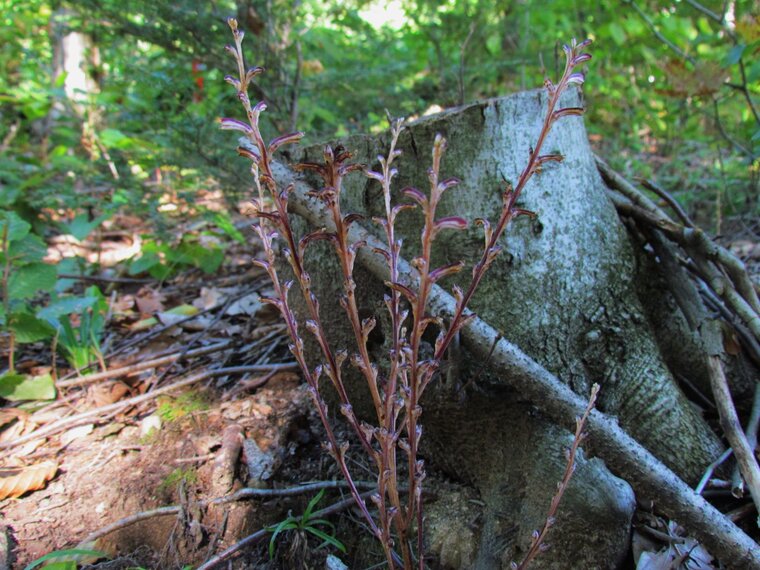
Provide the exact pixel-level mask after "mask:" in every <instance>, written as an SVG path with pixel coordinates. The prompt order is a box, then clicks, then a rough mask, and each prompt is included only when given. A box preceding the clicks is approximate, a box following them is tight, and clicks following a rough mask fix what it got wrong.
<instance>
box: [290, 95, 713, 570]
mask: <svg viewBox="0 0 760 570" xmlns="http://www.w3.org/2000/svg"><path fill="white" fill-rule="evenodd" d="M575 97H576V96H575V95H572V96H570V98H568V100H566V101H565V104H566V105H572V104H577V100H573V98H575ZM545 108H546V100H545V96H544V95H543V93H538V92H528V93H521V94H517V95H515V96H512V97H508V98H504V99H498V100H492V101H486V102H482V103H476V104H473V105H470V106H467V107H465V108H463V109H461V110H458V111H456V112H449V113H445V114H442V115H438V116H434V117H431V118H426V119H423V120H421V121H418V122H416V123H413V124H412V125H411V126H410V127H409V129H408V131H407V132H406V134H405V135H403V136H402V139H401V144H400V146H401V148H402V149H403V150H404V155H403V156H402V158H401V159H400V161H399V163H398V168H399V171H400V176H399V179H398V180H397V186H396V187H397V188H398V189H401V188H403V187H405V186H409V185H411V186H416V187H418V188H420V189H421V190H427V186H426V175H425V169H426V168H427V167H428V166H429V163H430V148H431V146H432V141H433V137H434V136H435V134H436V133H438V132H440V133H442V134H444V136H446V137H447V138H448V140H449V151H448V153H447V156H446V157H445V158H444V172H443V173H442V174H443V175H444V176H457V177H459V178H461V179H462V180H463V182H462V184H461V186H460V187H458V188H455V189H453V190H450V191H449V192H448V194H447V195H446V196H445V198H444V201H443V203H442V204H441V207H440V209H439V215H440V216H445V215H459V216H463V217H465V218H467V219H470V220H472V219H474V218H476V217H486V218H489V219H492V220H493V219H495V218H496V216H497V215H498V211H499V209H500V201H501V198H500V189H502V188H503V186H504V182H503V181H504V180H505V179H506V180H516V179H517V177H518V175H519V171H520V169H521V168H522V167H523V166H524V164H525V163H526V161H527V156H528V151H529V148H530V145H531V144H532V143H533V142H534V141H535V139H536V137H537V135H538V132H539V130H540V125H541V122H542V120H543V114H544V112H545ZM384 145H385V142H384V140H383V138H382V137H378V138H369V137H357V138H353V139H350V140H349V141H348V142H346V143H345V146H346V147H347V148H348V149H349V150H351V151H353V152H355V157H356V160H357V161H358V162H364V163H367V164H368V165H369V166H370V167H372V168H373V169H376V170H377V169H378V168H377V165H376V164H375V161H376V159H375V156H376V155H377V154H378V153H382V152H384ZM544 151H545V152H549V151H559V152H561V153H562V154H564V155H565V157H566V159H565V161H564V162H563V163H562V164H560V165H551V166H549V167H547V169H546V171H545V172H544V173H542V174H541V175H540V176H537V177H534V179H533V180H532V181H531V182H530V183H529V185H528V187H527V188H526V190H525V193H524V194H523V196H524V198H523V201H524V203H523V204H522V206H523V207H525V208H528V209H530V210H533V211H535V212H536V213H537V214H538V217H537V218H536V219H535V220H532V221H528V220H527V219H526V218H521V219H520V220H519V221H518V222H517V223H515V224H514V225H513V226H512V227H511V228H510V229H509V230H508V232H507V234H506V238H505V239H504V242H503V243H502V245H503V246H504V251H503V252H502V255H501V256H500V258H499V259H498V260H497V261H496V263H495V264H494V266H493V267H492V269H491V271H490V273H489V276H488V277H487V278H486V279H485V280H484V282H483V283H482V286H481V289H480V291H479V293H478V294H477V295H476V297H475V301H474V304H473V306H472V308H473V309H474V310H475V311H476V312H477V313H478V314H479V315H480V316H481V317H482V318H483V319H484V320H485V321H486V322H489V323H491V324H492V325H494V326H495V327H497V328H498V329H499V330H500V332H501V334H502V335H503V336H504V337H505V338H506V339H508V340H509V341H510V342H511V343H513V344H516V345H518V346H520V348H522V350H523V351H524V352H525V353H527V354H528V355H529V356H531V357H532V358H533V359H534V360H536V361H537V362H538V363H540V364H541V365H542V366H543V367H544V368H545V369H547V370H548V371H550V372H551V373H553V374H554V375H556V376H557V377H559V378H560V379H561V380H562V381H563V382H565V383H567V384H568V385H569V386H570V387H571V388H572V389H573V390H574V391H575V392H577V393H579V394H581V395H582V396H585V395H587V394H588V392H589V389H590V385H591V384H592V383H593V382H598V383H600V384H601V385H602V392H601V394H600V401H599V408H600V410H602V411H604V412H606V413H608V414H610V415H614V416H617V417H618V420H619V422H620V424H621V425H622V426H623V427H624V428H625V429H626V431H628V432H629V433H630V434H632V435H633V436H634V437H636V439H638V440H639V441H640V442H641V443H643V444H644V446H645V447H646V448H647V449H649V450H650V451H651V452H652V453H653V454H654V455H655V456H657V457H658V458H659V459H660V460H662V461H663V463H665V464H666V465H668V466H669V467H670V468H671V469H673V470H674V471H675V472H676V473H677V474H679V475H680V476H681V477H682V478H683V479H685V480H686V481H691V482H694V481H696V480H697V479H698V478H699V477H700V475H701V473H702V471H703V470H704V467H705V466H706V465H707V464H709V463H710V462H711V461H712V460H713V459H714V458H715V457H716V456H717V455H718V454H719V453H720V452H721V445H720V443H719V441H718V439H717V438H716V437H715V435H714V434H713V433H712V431H711V430H710V429H709V427H708V426H707V425H706V423H705V422H704V421H703V420H702V418H701V417H700V415H699V414H698V413H697V412H696V411H694V408H693V406H692V405H690V403H689V402H688V401H687V400H686V398H685V397H684V396H683V394H682V393H681V391H680V390H679V388H678V386H677V384H676V382H675V381H674V379H673V376H672V374H671V372H670V371H669V369H668V367H667V365H666V363H665V361H664V359H663V357H662V355H661V353H660V349H659V347H658V345H657V342H656V336H655V335H654V334H653V332H652V326H651V324H650V323H649V322H648V320H647V315H648V313H647V312H646V311H645V310H644V308H643V307H642V304H641V302H640V300H639V298H638V296H637V288H636V276H637V266H636V258H635V256H634V254H633V250H632V247H631V244H630V243H629V240H628V237H627V235H626V232H625V229H624V227H623V226H622V224H621V223H620V222H619V220H618V218H617V215H616V213H615V210H614V208H613V206H612V204H611V203H610V202H609V201H608V199H607V198H606V195H605V188H604V185H603V183H602V181H601V179H600V177H599V175H598V173H597V171H596V167H595V164H594V159H593V156H592V154H591V151H590V148H589V145H588V142H587V137H586V133H585V130H584V127H583V123H582V120H581V119H579V118H568V119H563V120H562V121H560V122H559V123H558V124H557V125H556V126H555V129H554V131H553V133H552V134H551V136H550V137H549V139H548V141H547V144H546V146H545V147H544ZM319 155H321V149H307V150H306V152H305V153H304V155H303V156H299V157H298V158H299V160H311V161H314V160H316V159H318V158H319ZM312 182H313V183H314V185H315V186H318V183H317V182H315V181H312ZM342 203H343V207H344V212H350V211H353V212H359V213H362V214H365V215H367V216H373V215H379V214H381V212H382V205H381V196H380V189H379V187H378V186H377V183H376V182H374V181H367V180H366V179H362V178H360V177H358V176H357V177H356V178H353V179H349V180H347V181H346V185H345V191H344V198H343V202H342ZM420 228H421V226H420V217H419V216H418V215H414V214H413V215H408V216H406V217H402V218H401V223H400V226H399V231H400V233H401V235H403V236H404V238H405V244H408V245H407V247H408V249H407V251H405V253H404V255H405V257H407V259H408V258H411V257H412V256H413V255H414V254H415V249H416V242H417V241H418V239H419V234H420ZM367 229H369V230H370V231H374V232H375V233H377V229H376V228H372V227H370V226H367ZM481 247H482V238H481V235H480V232H479V231H478V230H477V229H475V228H473V229H471V230H469V231H467V232H460V233H454V232H445V233H443V234H441V236H440V238H439V239H438V241H437V254H436V259H435V262H436V263H435V265H440V264H443V263H446V262H452V261H456V260H459V259H463V260H465V261H467V262H468V263H472V262H474V261H475V260H476V259H477V256H478V254H479V251H480V248H481ZM308 258H309V261H308V263H307V265H308V267H309V268H310V273H311V276H312V279H313V282H314V284H315V289H316V291H317V292H318V296H319V298H320V300H321V303H322V307H323V309H322V313H323V317H324V319H325V324H326V327H327V330H328V331H330V333H331V335H333V336H332V338H333V341H334V343H335V344H334V346H335V348H348V349H349V350H350V349H351V347H352V342H351V338H350V335H349V330H348V328H347V326H346V324H345V319H344V315H343V311H342V309H340V308H339V306H338V304H337V302H336V300H337V298H338V297H339V295H340V294H341V290H340V287H341V280H340V279H336V278H335V276H336V275H337V274H338V271H337V267H336V265H335V263H334V256H333V254H332V252H331V251H330V250H329V249H327V248H321V249H320V248H316V249H314V250H312V251H310V255H309V256H308ZM463 274H464V275H462V278H461V279H459V282H460V285H466V277H467V275H468V274H469V272H463ZM356 280H357V283H358V290H359V292H360V301H361V305H360V306H361V307H362V308H363V309H364V311H365V312H366V313H367V314H375V315H376V316H377V317H378V320H379V321H380V322H381V325H382V324H383V319H384V318H385V314H384V310H383V308H382V293H383V286H382V285H381V284H380V283H379V282H378V281H377V280H376V279H374V278H373V277H371V276H370V275H369V274H368V273H366V272H365V271H364V270H361V269H359V270H357V274H356ZM446 285H448V284H444V286H446ZM292 295H293V301H295V297H296V295H295V294H292ZM384 324H385V326H386V329H387V322H386V323H384ZM373 348H374V349H375V350H376V352H377V355H378V357H379V358H382V354H383V350H385V349H386V348H387V347H385V346H383V344H382V342H380V341H378V344H377V346H375V347H373ZM483 348H484V347H480V351H479V359H477V360H476V359H472V358H468V353H466V352H465V353H464V358H463V360H462V361H461V362H458V363H455V364H456V366H455V369H456V370H459V371H460V372H461V375H462V376H461V377H460V378H458V379H457V381H456V382H454V383H453V384H451V383H450V384H449V385H448V386H445V385H444V383H443V382H441V383H440V386H439V388H438V389H433V390H432V393H431V394H430V395H429V397H428V398H427V400H426V401H425V402H423V404H424V408H425V412H424V414H423V416H422V423H423V425H424V426H425V435H424V437H423V446H424V447H423V453H425V455H426V457H427V458H428V460H429V463H430V464H432V465H434V466H435V467H437V468H439V469H440V470H441V471H442V472H443V473H446V474H447V475H448V476H449V477H453V478H454V479H455V480H456V481H457V482H459V483H460V484H462V485H464V486H466V487H468V488H469V490H470V491H473V490H474V492H475V493H476V494H477V496H479V498H480V500H481V501H482V502H483V505H482V508H481V509H479V512H478V513H477V515H478V516H476V520H477V521H478V524H477V525H476V526H477V528H476V530H471V531H470V532H469V533H468V532H456V531H455V529H456V528H461V524H459V523H457V521H459V522H460V523H461V521H462V520H463V517H464V518H466V516H467V513H469V512H470V511H471V510H472V506H471V505H469V504H467V502H466V501H461V500H459V501H457V500H456V497H458V495H457V494H453V495H452V497H454V498H453V499H452V500H450V503H451V504H446V503H445V502H444V506H443V507H441V506H440V505H439V506H438V507H436V506H435V505H431V507H430V510H429V511H428V512H429V516H430V519H431V520H430V521H429V525H428V528H429V530H428V541H429V543H430V544H431V545H432V546H433V547H434V548H436V549H437V552H438V554H439V556H440V558H441V561H442V562H444V563H445V564H447V565H448V567H478V568H494V567H499V566H502V567H504V566H505V565H506V564H507V563H508V562H509V560H510V559H520V558H521V555H522V553H524V551H525V549H526V548H527V545H528V542H529V539H530V531H531V530H533V529H534V528H537V527H538V526H540V524H541V519H542V517H543V516H544V513H545V512H546V509H547V508H548V504H549V500H550V498H551V495H552V494H553V493H554V491H555V485H556V482H557V481H558V480H559V478H560V473H561V468H562V466H563V465H564V453H563V452H562V448H563V447H565V446H567V444H568V435H567V432H563V431H562V430H560V429H559V428H557V427H555V426H554V425H553V424H552V422H551V421H549V420H547V419H546V418H543V417H542V416H541V415H540V413H538V412H537V411H536V410H535V408H533V407H532V406H531V405H529V404H527V403H526V402H525V401H524V398H523V395H522V394H521V393H519V392H514V391H511V390H509V389H506V388H505V387H504V386H505V385H509V384H512V382H511V381H510V380H509V379H504V378H501V377H500V376H499V374H498V373H496V372H490V371H488V370H486V371H485V373H483V374H482V375H478V371H479V369H480V368H481V365H482V364H483V363H484V362H483V353H484V350H483ZM315 359H316V356H315ZM473 374H475V375H478V378H477V380H476V386H477V387H478V388H479V389H480V390H482V391H483V392H484V393H479V392H477V391H476V393H474V394H473V393H469V392H468V393H469V395H468V396H467V397H465V398H462V397H461V396H462V395H463V394H464V393H465V392H463V391H461V390H459V387H461V386H462V385H466V384H467V383H468V380H470V379H471V378H472V376H473ZM359 388H360V387H359ZM360 392H361V390H360V389H357V390H356V391H355V393H356V394H357V395H356V398H359V395H358V394H359V393H360ZM457 504H459V505H462V504H465V505H466V506H465V507H463V509H460V510H457V508H456V505H457ZM632 510H633V496H632V493H631V490H630V487H628V485H626V484H625V483H624V482H622V481H620V480H619V479H616V478H615V477H614V476H613V475H612V474H611V473H610V472H609V471H608V470H607V469H606V468H605V467H604V465H603V464H602V463H601V462H600V461H598V460H592V461H587V460H585V459H581V460H580V467H579V469H578V472H577V473H576V476H575V478H574V480H573V484H572V485H571V491H569V492H568V495H566V501H565V503H564V505H563V507H562V509H561V511H562V512H561V516H560V518H559V521H558V523H557V526H556V527H555V529H554V530H553V532H552V535H551V539H550V542H552V543H553V544H554V545H555V547H554V548H552V550H550V552H549V553H546V554H544V555H542V556H541V557H540V558H539V559H538V560H537V561H536V565H537V566H536V567H567V563H568V556H569V555H570V556H572V558H571V560H572V564H573V566H575V567H615V565H616V564H618V563H619V561H620V560H621V559H622V557H623V556H624V555H625V552H626V550H627V547H628V544H627V540H626V537H627V533H628V531H629V525H630V517H631V515H632ZM457 513H459V515H457ZM463 513H464V514H463ZM458 524H459V526H457V525H458ZM440 529H443V530H440ZM447 537H448V538H447ZM452 541H454V543H452Z"/></svg>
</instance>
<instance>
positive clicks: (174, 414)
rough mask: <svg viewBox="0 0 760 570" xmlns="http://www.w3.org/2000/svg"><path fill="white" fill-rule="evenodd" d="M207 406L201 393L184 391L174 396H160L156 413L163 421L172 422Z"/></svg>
mask: <svg viewBox="0 0 760 570" xmlns="http://www.w3.org/2000/svg"><path fill="white" fill-rule="evenodd" d="M207 408H208V402H207V401H206V400H205V399H204V397H203V394H199V393H197V392H185V393H183V394H180V395H179V396H177V397H176V398H174V397H171V396H169V397H166V398H160V399H159V404H158V408H157V409H156V414H158V417H160V418H161V420H162V421H164V422H173V421H176V420H179V419H181V418H184V417H185V416H187V415H188V414H192V413H193V412H197V411H200V410H205V409H207Z"/></svg>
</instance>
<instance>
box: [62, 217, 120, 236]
mask: <svg viewBox="0 0 760 570" xmlns="http://www.w3.org/2000/svg"><path fill="white" fill-rule="evenodd" d="M110 217H111V214H101V215H100V216H98V217H97V218H95V219H94V220H91V221H90V220H89V219H88V215H87V214H79V215H78V216H77V217H75V218H74V219H73V220H71V222H70V223H68V224H63V227H64V228H65V229H66V231H67V232H68V233H70V234H71V235H73V236H74V237H75V238H77V239H78V240H80V241H81V240H83V239H84V238H86V237H87V236H88V235H90V233H91V232H92V230H94V229H95V228H97V227H98V226H99V225H100V224H102V223H103V222H105V221H106V220H107V219H108V218H110Z"/></svg>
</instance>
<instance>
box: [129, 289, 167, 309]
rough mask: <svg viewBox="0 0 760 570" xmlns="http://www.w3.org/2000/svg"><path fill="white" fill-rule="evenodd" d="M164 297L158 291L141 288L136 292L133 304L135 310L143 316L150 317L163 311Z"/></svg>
mask: <svg viewBox="0 0 760 570" xmlns="http://www.w3.org/2000/svg"><path fill="white" fill-rule="evenodd" d="M165 299H166V296H165V295H164V294H163V293H161V292H160V291H156V290H155V289H151V288H150V287H143V288H142V289H140V290H139V291H138V292H137V297H136V298H135V302H136V303H137V308H138V310H139V311H140V313H142V314H143V315H152V314H154V313H157V312H158V311H163V310H164V300H165Z"/></svg>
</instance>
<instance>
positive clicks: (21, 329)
mask: <svg viewBox="0 0 760 570" xmlns="http://www.w3.org/2000/svg"><path fill="white" fill-rule="evenodd" d="M10 329H11V330H12V331H13V334H15V335H16V342H18V343H19V344H25V343H29V342H37V341H39V340H45V339H46V338H50V337H51V336H53V335H54V334H55V329H54V328H53V327H51V326H50V325H49V324H48V323H47V322H46V321H43V320H41V319H38V318H37V317H35V316H34V315H30V314H29V313H24V312H18V313H11V315H10Z"/></svg>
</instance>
